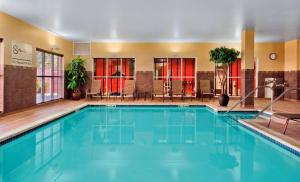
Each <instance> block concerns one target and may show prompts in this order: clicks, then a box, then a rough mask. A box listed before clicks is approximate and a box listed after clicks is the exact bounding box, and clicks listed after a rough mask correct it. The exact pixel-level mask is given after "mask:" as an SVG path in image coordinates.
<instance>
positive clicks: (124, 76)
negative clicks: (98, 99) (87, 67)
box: [94, 58, 135, 96]
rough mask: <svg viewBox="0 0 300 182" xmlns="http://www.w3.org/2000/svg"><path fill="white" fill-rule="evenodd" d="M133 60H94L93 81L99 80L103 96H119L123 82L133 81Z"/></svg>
mask: <svg viewBox="0 0 300 182" xmlns="http://www.w3.org/2000/svg"><path fill="white" fill-rule="evenodd" d="M134 74H135V59H134V58H96V59H94V79H96V80H101V84H102V86H101V88H102V92H103V96H121V93H122V90H123V89H124V82H125V80H134V78H135V76H134Z"/></svg>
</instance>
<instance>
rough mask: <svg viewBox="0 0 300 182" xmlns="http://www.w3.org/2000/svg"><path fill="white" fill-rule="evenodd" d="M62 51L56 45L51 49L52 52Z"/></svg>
mask: <svg viewBox="0 0 300 182" xmlns="http://www.w3.org/2000/svg"><path fill="white" fill-rule="evenodd" d="M60 49H61V48H60V46H59V45H56V44H55V45H53V46H52V47H51V51H59V50H60Z"/></svg>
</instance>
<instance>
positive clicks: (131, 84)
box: [122, 80, 135, 100]
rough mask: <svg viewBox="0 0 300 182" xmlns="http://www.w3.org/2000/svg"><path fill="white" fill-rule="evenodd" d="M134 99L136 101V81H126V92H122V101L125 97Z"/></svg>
mask: <svg viewBox="0 0 300 182" xmlns="http://www.w3.org/2000/svg"><path fill="white" fill-rule="evenodd" d="M130 96H131V97H132V99H133V100H134V99H135V80H125V81H124V90H123V91H122V100H124V98H125V97H130Z"/></svg>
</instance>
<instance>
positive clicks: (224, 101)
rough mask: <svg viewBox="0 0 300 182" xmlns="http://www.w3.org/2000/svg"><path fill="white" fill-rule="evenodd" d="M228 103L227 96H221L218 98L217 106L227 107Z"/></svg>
mask: <svg viewBox="0 0 300 182" xmlns="http://www.w3.org/2000/svg"><path fill="white" fill-rule="evenodd" d="M228 102H229V96H228V95H227V94H221V95H220V96H219V104H220V106H225V107H226V106H227V105H228Z"/></svg>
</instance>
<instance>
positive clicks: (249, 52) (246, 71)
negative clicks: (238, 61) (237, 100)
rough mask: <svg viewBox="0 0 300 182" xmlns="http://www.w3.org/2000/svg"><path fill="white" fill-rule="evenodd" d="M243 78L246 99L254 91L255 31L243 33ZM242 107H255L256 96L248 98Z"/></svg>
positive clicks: (242, 90) (242, 91) (242, 95)
mask: <svg viewBox="0 0 300 182" xmlns="http://www.w3.org/2000/svg"><path fill="white" fill-rule="evenodd" d="M241 54H242V78H241V97H242V99H243V98H245V97H246V96H247V95H248V94H249V93H250V92H251V91H252V90H253V89H254V30H252V29H246V30H244V31H243V32H242V49H241ZM242 106H243V107H245V106H254V94H252V95H251V96H250V97H248V98H247V99H246V100H245V101H244V102H243V103H242Z"/></svg>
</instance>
